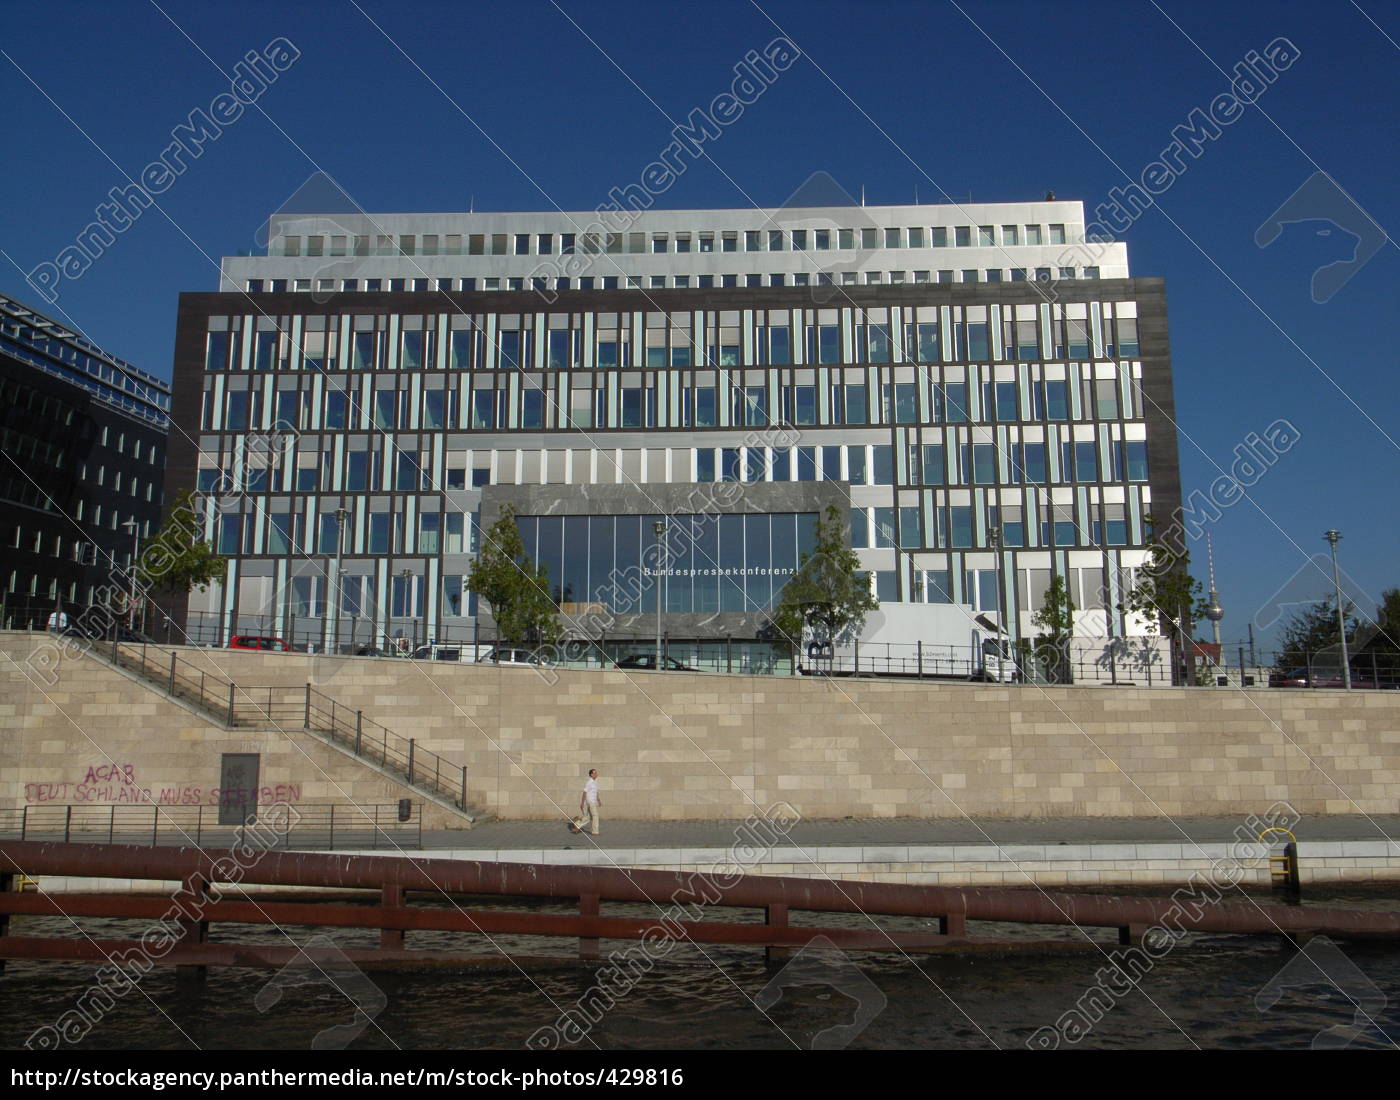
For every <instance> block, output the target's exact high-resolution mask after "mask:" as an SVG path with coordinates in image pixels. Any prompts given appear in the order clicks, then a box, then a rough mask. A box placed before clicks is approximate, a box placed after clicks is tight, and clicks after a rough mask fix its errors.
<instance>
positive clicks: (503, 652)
mask: <svg viewBox="0 0 1400 1100" xmlns="http://www.w3.org/2000/svg"><path fill="white" fill-rule="evenodd" d="M539 663H540V659H539V657H537V656H536V655H535V652H534V651H533V650H530V649H511V648H509V647H506V648H499V647H498V648H496V649H493V650H492V651H491V652H490V653H488V654H486V655H485V656H484V657H479V658H477V664H491V665H538V664H539Z"/></svg>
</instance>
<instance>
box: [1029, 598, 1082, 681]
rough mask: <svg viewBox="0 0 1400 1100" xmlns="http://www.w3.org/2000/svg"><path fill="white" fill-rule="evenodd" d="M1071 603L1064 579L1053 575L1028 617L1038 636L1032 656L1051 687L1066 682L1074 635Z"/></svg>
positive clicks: (1068, 675) (1068, 678)
mask: <svg viewBox="0 0 1400 1100" xmlns="http://www.w3.org/2000/svg"><path fill="white" fill-rule="evenodd" d="M1075 610H1076V609H1075V606H1074V600H1073V598H1072V597H1071V596H1070V593H1069V585H1067V584H1066V583H1065V579H1064V577H1061V576H1059V575H1058V574H1056V576H1055V577H1053V578H1052V579H1051V581H1050V587H1049V588H1047V589H1046V590H1045V600H1044V602H1043V603H1042V604H1041V605H1040V609H1039V610H1038V611H1036V613H1035V614H1034V615H1032V616H1031V624H1032V625H1033V626H1035V628H1036V629H1037V630H1039V631H1040V633H1039V634H1038V635H1037V636H1036V639H1035V655H1036V657H1038V658H1039V659H1040V661H1041V662H1042V663H1043V665H1044V667H1045V676H1046V679H1048V680H1049V681H1050V682H1051V683H1052V684H1067V683H1069V682H1070V661H1069V643H1070V638H1071V637H1073V635H1074V612H1075Z"/></svg>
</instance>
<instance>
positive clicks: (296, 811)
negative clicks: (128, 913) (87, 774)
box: [0, 802, 423, 851]
mask: <svg viewBox="0 0 1400 1100" xmlns="http://www.w3.org/2000/svg"><path fill="white" fill-rule="evenodd" d="M227 810H228V807H227V806H220V805H218V804H210V805H198V806H164V805H151V804H141V803H126V804H122V805H117V804H115V803H112V804H109V805H106V806H102V805H90V804H87V805H59V804H54V803H44V804H40V805H32V806H24V807H21V808H19V809H0V838H3V839H5V840H35V841H50V842H60V841H61V842H63V843H68V842H75V843H82V844H143V845H151V846H161V845H171V846H181V845H194V846H195V847H200V846H203V847H210V848H216V847H224V846H228V847H232V846H233V845H234V844H236V843H238V842H239V841H240V840H241V839H243V838H244V837H245V835H246V833H248V832H256V835H257V838H258V844H259V846H261V847H264V848H267V847H272V848H285V849H297V850H301V851H316V850H332V849H334V850H342V851H343V850H347V849H356V850H358V849H361V848H371V849H378V848H386V849H395V848H422V847H423V812H422V808H421V807H420V806H419V805H417V804H415V803H412V802H409V803H408V805H407V806H400V805H378V804H371V805H366V806H358V805H355V804H353V803H334V804H328V805H298V806H286V805H279V806H277V807H275V808H273V807H267V806H264V807H260V808H259V809H258V810H257V811H256V812H254V813H251V814H249V815H248V817H247V818H246V819H245V821H244V823H243V825H242V826H237V825H228V824H226V823H225V822H222V821H220V818H221V817H224V818H225V819H226V818H227ZM405 811H406V813H407V816H404V812H405Z"/></svg>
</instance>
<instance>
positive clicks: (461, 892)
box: [0, 841, 1400, 968]
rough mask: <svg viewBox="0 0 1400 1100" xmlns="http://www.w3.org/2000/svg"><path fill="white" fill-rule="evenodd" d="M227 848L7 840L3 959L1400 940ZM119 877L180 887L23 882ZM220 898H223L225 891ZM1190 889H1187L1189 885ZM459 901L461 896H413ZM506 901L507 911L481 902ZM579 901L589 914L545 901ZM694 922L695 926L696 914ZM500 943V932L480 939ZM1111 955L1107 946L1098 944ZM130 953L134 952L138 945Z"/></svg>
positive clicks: (1133, 906) (1023, 901)
mask: <svg viewBox="0 0 1400 1100" xmlns="http://www.w3.org/2000/svg"><path fill="white" fill-rule="evenodd" d="M228 857H229V853H228V852H221V851H218V850H214V849H198V848H167V849H152V848H149V847H126V846H117V845H90V844H39V843H33V842H27V843H26V842H22V841H0V959H55V960H58V959H66V960H74V959H91V960H103V959H111V958H114V957H118V954H119V953H122V954H126V953H129V952H133V951H137V952H139V951H141V941H140V940H101V941H94V940H91V939H88V938H85V937H83V936H76V937H73V938H68V937H67V936H18V935H13V934H6V932H7V931H8V927H7V919H8V917H9V916H11V915H19V914H23V915H29V916H67V917H70V918H71V917H80V916H98V917H114V918H124V919H126V918H129V919H146V920H153V919H159V918H162V917H167V918H168V917H169V916H170V914H171V912H172V909H175V908H178V910H179V914H180V916H179V920H180V922H181V925H182V927H183V928H184V929H185V932H184V935H183V937H182V938H181V939H180V940H179V942H178V943H177V944H176V945H175V946H174V947H173V948H170V949H169V950H167V951H165V952H164V953H162V954H161V956H160V957H159V958H158V959H155V960H153V961H155V962H159V963H165V964H172V965H176V966H186V967H196V968H197V967H204V966H252V967H279V966H284V965H287V964H289V963H290V964H294V965H304V966H305V965H318V964H319V962H320V959H319V957H318V955H317V949H315V948H308V949H305V950H303V949H302V948H299V947H296V946H290V947H287V946H280V945H276V946H274V945H267V944H252V943H232V942H226V941H224V940H222V939H221V940H220V942H210V941H209V926H210V925H211V924H214V923H233V924H277V925H283V926H286V925H310V926H319V927H328V928H362V929H375V928H377V929H379V930H380V941H379V946H378V947H377V948H348V949H345V950H344V951H340V949H337V953H338V954H339V955H340V957H341V958H349V959H350V960H351V961H353V962H357V963H361V962H363V963H370V964H375V965H395V964H402V965H415V964H417V965H421V964H428V963H435V964H441V963H445V962H451V961H453V960H454V959H455V958H468V957H471V956H453V955H451V954H450V953H449V952H448V951H445V950H442V949H439V950H437V951H422V950H419V951H414V950H410V949H409V948H408V947H407V946H406V945H405V934H406V933H409V932H414V933H416V932H420V931H449V932H459V933H475V934H491V933H504V934H515V935H534V936H554V937H560V936H563V937H570V938H574V937H576V938H577V939H578V943H579V954H580V955H581V956H584V957H588V958H597V957H598V956H599V955H600V941H601V940H603V939H615V940H642V941H643V942H646V941H647V940H648V938H651V939H652V941H653V942H654V940H655V938H656V937H664V938H667V939H670V940H675V941H688V942H690V943H696V944H702V943H716V944H734V945H748V946H752V947H763V948H766V949H769V950H778V951H782V950H786V949H793V948H801V947H804V946H809V945H810V946H814V947H819V948H839V949H842V950H855V951H899V952H907V953H917V952H931V951H940V950H948V949H955V950H965V949H969V948H977V947H994V948H1019V949H1022V950H1024V949H1026V948H1028V947H1029V948H1040V949H1055V950H1063V949H1064V948H1065V947H1066V946H1071V947H1072V946H1074V944H1072V943H1071V944H1068V945H1067V944H1066V942H1065V941H1063V940H1060V941H1052V942H1046V941H1040V942H1027V941H1025V940H1021V941H1005V940H996V939H992V938H990V937H987V936H981V935H975V934H970V933H969V928H968V922H969V921H1004V922H1016V923H1021V924H1033V925H1039V924H1049V925H1072V926H1076V927H1079V928H1093V927H1100V928H1116V929H1117V930H1118V934H1119V941H1120V943H1126V942H1139V941H1140V940H1141V939H1142V937H1143V936H1145V935H1147V934H1148V933H1150V931H1151V929H1152V928H1154V927H1169V928H1170V929H1172V930H1173V933H1175V932H1176V931H1177V930H1180V931H1192V932H1232V933H1245V934H1256V935H1273V936H1282V937H1286V938H1289V939H1291V940H1293V941H1294V942H1298V941H1300V940H1302V939H1305V938H1307V937H1309V936H1312V935H1327V936H1331V937H1335V938H1350V939H1375V940H1389V941H1396V940H1400V912H1383V911H1376V910H1365V911H1362V910H1351V909H1334V908H1321V907H1318V908H1313V907H1310V906H1277V905H1262V904H1258V903H1255V902H1252V901H1225V900H1223V899H1222V898H1221V897H1220V895H1219V893H1216V894H1215V895H1214V896H1213V897H1212V896H1210V893H1209V892H1207V893H1205V895H1204V896H1201V895H1198V894H1194V893H1193V894H1192V896H1191V897H1189V898H1185V899H1183V898H1181V897H1180V896H1176V897H1173V898H1136V897H1131V898H1123V897H1102V896H1094V895H1085V894H1069V893H1049V892H1045V891H1038V890H1014V889H1008V888H971V887H969V888H960V887H950V886H916V885H900V884H893V883H871V882H856V881H842V882H832V881H829V880H819V879H802V878H789V877H777V876H772V877H770V876H764V875H742V876H723V877H719V876H707V875H703V874H700V873H698V872H696V873H685V872H674V871H642V870H630V869H614V868H604V867H580V866H559V865H548V864H524V863H493V862H483V861H476V860H448V859H422V858H417V857H414V858H398V857H390V856H353V857H347V856H345V855H320V854H308V853H300V852H284V851H265V852H262V853H255V854H254V855H253V857H252V858H251V859H250V860H249V861H247V862H246V863H244V864H242V865H240V867H239V868H238V877H237V882H238V883H240V884H259V885H264V886H275V887H283V888H289V889H297V888H306V887H322V888H325V887H329V888H334V889H340V890H360V891H372V892H373V893H374V894H375V895H376V896H377V899H378V900H377V903H363V904H344V903H340V902H333V903H332V902H306V901H277V900H272V899H264V898H256V899H253V900H242V899H238V898H237V897H236V894H235V892H234V891H233V890H221V889H220V883H221V881H222V880H221V879H220V877H219V876H220V874H221V873H225V874H226V873H227V872H226V871H223V872H221V867H226V866H227V864H228V862H229V859H228ZM46 876H60V877H64V878H75V877H76V878H83V877H92V878H121V879H143V880H151V879H154V880H157V881H166V882H178V883H180V884H181V885H180V888H179V890H178V891H177V892H175V893H172V894H171V895H170V896H166V897H160V896H155V897H149V896H148V897H134V896H129V895H125V894H84V893H61V894H35V893H18V892H15V883H16V881H17V880H18V879H19V878H20V877H27V878H29V879H35V878H38V879H40V882H41V885H42V880H43V878H44V877H46ZM211 892H212V893H211ZM1180 894H1181V892H1180V891H1179V892H1178V895H1180ZM448 898H452V899H461V900H459V901H458V902H457V904H455V905H453V906H452V907H444V906H442V905H440V904H437V905H432V906H428V905H421V904H420V905H414V904H413V901H414V900H415V899H417V900H419V901H423V900H427V901H430V902H441V901H443V900H444V899H448ZM477 898H490V899H501V900H500V901H493V904H494V905H496V906H497V907H496V908H491V907H489V906H482V905H481V904H480V903H479V902H477V901H474V900H472V899H477ZM509 899H534V900H535V902H536V908H535V909H534V910H530V909H529V908H528V907H527V906H522V907H521V911H509V910H505V909H503V908H500V907H499V906H500V905H501V904H502V903H503V902H508V901H509ZM542 902H552V903H556V904H557V903H560V902H564V903H569V904H571V905H574V906H576V907H577V912H576V913H569V912H560V911H558V910H557V909H555V910H554V911H550V910H548V909H547V908H544V907H542V906H541V905H540V904H539V903H542ZM608 902H632V903H637V902H644V903H651V904H653V905H655V906H657V910H656V913H655V914H654V915H648V916H643V917H638V916H621V915H618V916H609V915H606V914H605V913H604V911H603V904H604V903H608ZM725 907H728V908H737V909H749V910H759V911H760V912H761V913H762V923H757V922H753V921H751V920H748V919H746V918H744V917H742V916H741V917H738V919H731V920H719V919H714V918H715V917H716V916H717V915H718V914H717V913H716V912H715V910H716V908H725ZM802 912H824V913H842V914H850V915H852V923H851V925H847V926H845V927H841V926H838V925H835V924H834V922H831V921H827V922H824V923H822V924H820V925H811V924H799V923H797V922H796V921H795V920H794V919H793V918H795V917H796V916H797V915H798V914H799V913H802ZM881 916H899V917H920V918H924V919H927V920H930V921H931V922H932V927H930V928H929V929H928V930H920V931H907V930H893V929H886V928H882V927H879V926H878V925H877V923H876V921H875V920H873V919H872V918H875V917H881ZM697 917H698V919H697ZM483 942H486V941H483ZM1084 946H1087V947H1088V948H1090V949H1099V950H1101V949H1102V943H1101V941H1093V942H1089V941H1088V937H1086V943H1085V945H1084ZM128 957H129V956H128Z"/></svg>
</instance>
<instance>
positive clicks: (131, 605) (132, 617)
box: [122, 516, 141, 631]
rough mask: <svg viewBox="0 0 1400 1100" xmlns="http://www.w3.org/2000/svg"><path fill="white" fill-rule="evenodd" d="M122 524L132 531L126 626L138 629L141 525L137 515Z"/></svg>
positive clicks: (130, 628)
mask: <svg viewBox="0 0 1400 1100" xmlns="http://www.w3.org/2000/svg"><path fill="white" fill-rule="evenodd" d="M122 526H123V527H125V528H126V529H127V530H128V531H130V532H131V598H130V600H129V601H128V602H127V605H126V626H127V629H128V630H132V631H134V630H135V629H136V558H137V547H138V545H139V542H140V537H141V536H140V530H141V525H140V524H139V523H137V522H136V517H135V516H133V517H132V518H131V519H126V520H122Z"/></svg>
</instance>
